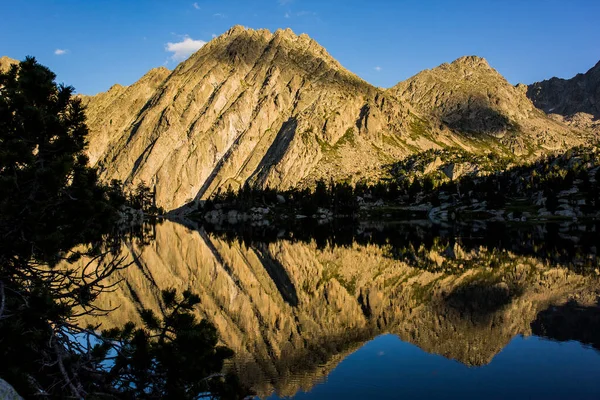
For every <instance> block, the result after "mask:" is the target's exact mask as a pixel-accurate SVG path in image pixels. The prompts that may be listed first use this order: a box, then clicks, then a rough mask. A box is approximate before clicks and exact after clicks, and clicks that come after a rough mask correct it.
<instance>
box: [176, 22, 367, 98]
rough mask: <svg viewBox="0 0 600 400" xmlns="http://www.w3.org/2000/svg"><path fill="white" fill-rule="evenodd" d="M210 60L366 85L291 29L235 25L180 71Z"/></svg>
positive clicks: (181, 65)
mask: <svg viewBox="0 0 600 400" xmlns="http://www.w3.org/2000/svg"><path fill="white" fill-rule="evenodd" d="M207 57H210V58H211V59H212V60H214V61H219V62H221V63H224V64H227V65H229V66H231V67H235V66H238V65H240V64H256V63H260V64H264V65H270V66H274V67H276V68H280V69H290V70H293V71H294V72H295V73H297V74H299V75H310V76H314V77H316V78H321V79H322V80H325V81H326V80H330V81H334V82H335V81H339V80H343V81H344V83H346V84H361V85H367V86H370V85H368V84H367V82H365V81H364V80H362V79H361V78H359V77H358V76H357V75H355V74H353V73H351V72H350V71H348V70H346V69H345V68H344V67H342V65H341V64H340V63H339V62H338V61H337V60H336V59H335V58H333V57H332V56H331V55H330V54H329V53H328V52H327V50H326V49H325V48H324V47H323V46H321V45H320V44H319V43H317V42H316V41H315V40H313V39H311V38H310V37H309V36H308V35H307V34H305V33H303V34H300V35H297V34H295V33H294V32H293V31H292V30H291V29H290V28H286V29H278V30H276V31H275V32H271V31H269V30H267V29H258V30H254V29H251V28H246V27H243V26H240V25H236V26H234V27H232V28H231V29H229V30H228V31H227V32H225V33H224V34H222V35H220V36H218V37H216V38H215V39H213V40H211V41H210V42H208V43H207V44H206V45H205V46H203V47H202V48H200V49H199V50H198V51H197V52H196V53H194V54H193V55H192V56H191V57H190V58H189V59H188V60H186V61H184V62H182V64H180V66H179V67H178V68H181V69H184V70H185V69H187V68H193V66H194V65H195V64H197V63H199V62H200V63H202V62H203V61H204V60H205V59H206V58H207Z"/></svg>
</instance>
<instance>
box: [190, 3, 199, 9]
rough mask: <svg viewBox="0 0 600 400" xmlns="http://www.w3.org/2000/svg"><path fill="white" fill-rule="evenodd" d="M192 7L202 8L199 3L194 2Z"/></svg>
mask: <svg viewBox="0 0 600 400" xmlns="http://www.w3.org/2000/svg"><path fill="white" fill-rule="evenodd" d="M192 7H194V8H195V9H196V10H199V9H200V6H199V5H198V3H194V4H192Z"/></svg>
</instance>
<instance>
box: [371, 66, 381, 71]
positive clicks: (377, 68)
mask: <svg viewBox="0 0 600 400" xmlns="http://www.w3.org/2000/svg"><path fill="white" fill-rule="evenodd" d="M373 69H374V70H375V71H377V72H379V71H381V70H382V69H383V68H381V67H380V66H376V67H375V68H373Z"/></svg>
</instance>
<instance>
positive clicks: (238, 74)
mask: <svg viewBox="0 0 600 400" xmlns="http://www.w3.org/2000/svg"><path fill="white" fill-rule="evenodd" d="M523 92H524V91H523V90H522V89H519V88H515V87H513V86H512V85H510V84H509V83H508V82H507V81H506V80H505V79H504V78H503V77H502V76H501V75H500V74H499V73H498V72H497V71H495V70H494V69H493V68H491V67H490V66H489V65H488V63H487V61H485V60H484V59H482V58H479V57H475V56H468V57H461V58H459V59H458V60H456V61H454V62H453V63H451V64H444V65H442V66H440V67H437V68H434V69H432V70H428V71H424V72H422V73H420V74H417V75H416V76H414V77H412V78H411V79H409V80H407V81H405V82H401V83H400V84H398V85H396V86H395V87H394V88H391V89H388V90H384V89H380V88H376V87H374V86H372V85H370V84H369V83H367V82H365V81H364V80H362V79H360V78H359V77H358V76H356V75H354V74H353V73H351V72H349V71H348V70H346V69H345V68H344V67H342V66H341V65H340V64H339V62H338V61H337V60H335V59H334V58H333V57H332V56H331V55H330V54H329V53H328V52H327V50H326V49H325V48H323V47H322V46H321V45H319V44H318V43H317V42H316V41H314V40H313V39H311V38H310V37H309V36H308V35H306V34H301V35H296V34H295V33H294V32H293V31H292V30H291V29H280V30H277V31H275V32H270V31H268V30H266V29H259V30H254V29H249V28H245V27H242V26H234V27H232V28H231V29H229V30H228V31H227V32H225V33H224V34H222V35H221V36H219V37H217V38H215V39H213V40H211V41H210V42H208V43H207V44H206V45H204V46H203V47H202V48H200V49H199V50H198V51H197V52H196V53H194V54H193V55H192V56H191V57H189V58H188V59H187V60H186V61H184V62H182V63H180V64H179V65H178V66H177V67H176V68H175V69H174V70H173V71H168V70H166V69H164V68H163V69H161V68H159V69H155V70H153V71H151V72H149V73H148V74H146V75H145V76H144V77H143V78H142V79H140V81H138V82H136V83H135V84H133V85H130V86H127V87H115V88H114V89H111V90H110V91H108V92H106V93H101V94H99V95H97V96H94V97H90V98H86V101H87V105H88V120H89V126H90V132H91V133H90V140H89V142H90V145H89V149H88V152H89V154H90V160H92V162H93V163H95V164H96V165H97V166H98V168H99V171H100V174H101V176H102V178H103V179H106V180H110V179H120V180H122V181H124V182H125V183H127V184H132V185H136V184H137V183H138V182H141V181H144V182H145V183H146V184H149V185H151V186H153V187H156V194H157V203H158V205H159V206H162V207H164V208H165V209H167V210H173V209H177V208H179V207H182V206H183V205H185V204H188V203H190V202H192V203H193V202H197V201H199V200H202V199H206V198H209V197H210V196H211V195H212V194H214V193H216V192H218V191H222V190H227V189H229V188H231V189H232V190H234V191H235V190H237V189H238V188H240V187H241V186H243V185H246V184H248V185H253V186H258V187H267V186H268V187H272V188H279V189H287V188H290V187H295V186H304V187H307V186H312V185H314V183H315V181H316V180H319V179H325V180H327V181H328V180H330V179H333V180H336V181H341V180H343V181H347V182H351V183H354V182H357V181H359V180H368V181H377V180H378V179H380V178H381V177H383V176H384V175H385V173H386V172H385V171H386V169H385V168H384V166H385V165H389V164H390V163H393V162H395V161H398V160H399V159H401V158H403V157H405V156H407V155H409V154H411V153H414V152H416V151H422V150H427V149H431V148H444V147H461V148H463V149H466V150H468V151H473V152H482V151H490V150H493V151H500V152H514V153H516V154H519V155H521V156H522V158H523V159H526V158H527V157H534V156H535V155H536V154H541V153H543V152H545V151H549V150H556V149H562V148H565V147H568V146H571V145H575V144H581V143H583V142H585V141H586V138H585V137H582V136H580V135H579V133H575V132H573V131H572V130H570V129H569V128H567V127H565V126H564V125H563V124H561V123H559V122H555V121H552V120H550V119H549V118H547V117H546V116H545V115H544V114H543V113H542V112H540V111H538V110H536V109H535V108H534V107H533V104H532V103H531V102H530V101H529V100H528V99H527V98H526V97H525V95H524V93H523ZM473 134H478V135H479V136H478V140H484V139H485V146H484V147H482V145H481V144H480V142H476V141H473V140H472V138H471V137H470V136H468V135H473ZM465 135H466V136H465ZM488 139H489V140H488ZM507 155H509V156H512V154H507Z"/></svg>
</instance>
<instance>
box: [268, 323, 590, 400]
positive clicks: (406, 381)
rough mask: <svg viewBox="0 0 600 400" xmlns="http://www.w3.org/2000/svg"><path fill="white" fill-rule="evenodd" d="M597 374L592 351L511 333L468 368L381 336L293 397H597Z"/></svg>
mask: <svg viewBox="0 0 600 400" xmlns="http://www.w3.org/2000/svg"><path fill="white" fill-rule="evenodd" d="M599 374H600V357H599V354H598V352H597V350H595V349H592V348H590V347H588V346H584V345H582V344H581V343H579V342H566V343H557V342H554V341H550V340H546V339H543V338H540V337H537V336H532V337H523V336H517V337H515V338H514V339H512V340H511V342H510V343H509V344H508V345H507V346H506V347H505V348H504V349H503V350H502V351H501V352H500V353H499V354H498V355H496V356H495V357H494V359H493V360H492V362H491V363H490V364H488V365H486V366H481V367H468V366H466V365H464V364H462V363H460V362H458V361H454V360H449V359H447V358H444V357H442V356H439V355H435V354H428V353H426V352H424V351H423V350H421V349H420V348H419V347H417V346H415V345H412V344H410V343H406V342H403V341H402V340H400V339H399V338H398V337H397V336H394V335H389V334H387V335H381V336H378V337H377V338H375V339H374V340H372V341H370V342H368V343H366V344H365V345H364V346H363V347H361V348H360V349H359V350H357V351H356V352H355V353H353V354H351V355H349V356H348V357H346V358H345V359H344V360H343V361H342V362H340V364H339V365H338V366H337V367H336V368H335V369H334V370H333V371H332V372H331V373H330V374H329V375H328V376H327V378H326V379H324V381H323V382H320V383H318V384H316V385H315V387H314V388H312V390H310V391H309V392H301V393H298V394H297V395H296V396H295V398H297V399H332V398H342V399H369V398H379V399H400V398H403V399H434V398H436V399H484V398H485V399H598V398H600V384H599V382H598V377H599ZM269 398H270V399H278V398H280V397H278V396H277V395H273V396H270V397H269Z"/></svg>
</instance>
